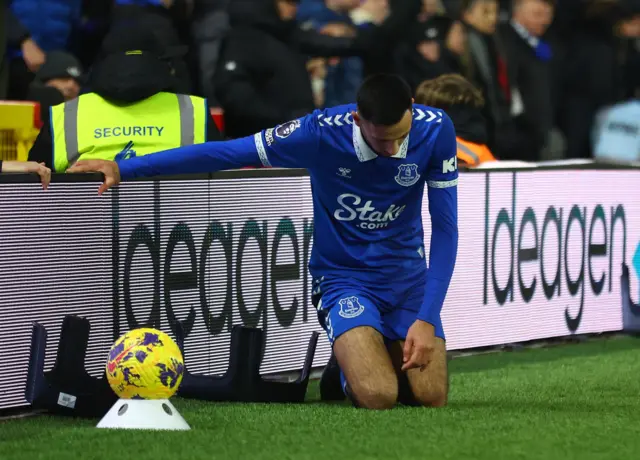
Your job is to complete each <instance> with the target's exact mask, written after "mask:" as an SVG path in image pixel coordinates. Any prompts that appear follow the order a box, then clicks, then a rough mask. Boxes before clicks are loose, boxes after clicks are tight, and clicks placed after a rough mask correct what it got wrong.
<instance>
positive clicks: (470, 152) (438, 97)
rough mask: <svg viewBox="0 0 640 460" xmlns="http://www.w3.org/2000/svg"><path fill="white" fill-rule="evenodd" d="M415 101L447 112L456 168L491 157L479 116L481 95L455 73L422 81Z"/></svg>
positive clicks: (482, 161)
mask: <svg viewBox="0 0 640 460" xmlns="http://www.w3.org/2000/svg"><path fill="white" fill-rule="evenodd" d="M416 102H417V103H418V104H424V105H427V106H429V107H435V108H438V109H442V110H444V111H445V112H447V115H449V117H450V118H451V121H452V122H453V126H454V127H455V129H456V143H457V147H458V150H457V158H458V165H460V166H467V167H473V166H478V165H479V164H481V163H485V162H488V161H495V160H496V159H495V157H494V156H493V153H491V150H490V149H489V147H488V146H487V141H488V139H489V137H488V132H487V126H486V125H487V124H486V120H485V118H484V116H483V115H482V108H483V106H484V98H483V97H482V93H481V92H480V91H479V90H478V89H477V88H476V87H474V86H473V84H472V83H471V82H469V81H468V80H466V79H465V78H464V77H463V76H462V75H459V74H445V75H440V76H439V77H438V78H435V79H432V80H427V81H424V82H422V83H421V84H420V85H419V86H418V89H417V91H416Z"/></svg>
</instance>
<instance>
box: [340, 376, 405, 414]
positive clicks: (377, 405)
mask: <svg viewBox="0 0 640 460" xmlns="http://www.w3.org/2000/svg"><path fill="white" fill-rule="evenodd" d="M354 387H355V388H354ZM354 387H351V391H352V393H353V397H354V398H355V400H356V402H357V403H358V406H359V407H361V408H363V409H372V410H385V409H391V408H393V407H395V405H396V403H397V401H398V382H397V381H396V382H393V381H391V380H390V381H388V382H361V383H360V384H356V385H354Z"/></svg>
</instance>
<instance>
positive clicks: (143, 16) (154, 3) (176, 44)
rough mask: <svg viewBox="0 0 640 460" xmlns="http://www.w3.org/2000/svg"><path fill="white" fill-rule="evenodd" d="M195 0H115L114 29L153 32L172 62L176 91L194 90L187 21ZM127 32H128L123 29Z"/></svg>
mask: <svg viewBox="0 0 640 460" xmlns="http://www.w3.org/2000/svg"><path fill="white" fill-rule="evenodd" d="M193 4H194V0H115V6H114V8H113V21H112V29H117V30H120V31H126V30H131V29H134V28H135V29H145V30H148V31H150V32H152V33H153V34H154V35H155V37H156V40H158V43H159V45H160V46H162V48H163V50H164V57H165V58H166V59H168V60H169V61H171V66H172V67H173V72H174V76H175V79H176V84H177V85H178V86H177V87H176V89H177V91H179V92H181V93H191V92H192V89H193V86H194V85H193V82H192V80H191V75H190V72H189V68H188V66H187V62H186V61H185V59H184V56H185V55H186V53H188V51H189V48H188V47H187V46H186V45H187V43H189V32H188V27H187V24H188V21H189V18H190V17H191V13H192V11H193ZM123 33H126V32H123Z"/></svg>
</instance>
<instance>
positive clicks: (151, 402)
mask: <svg viewBox="0 0 640 460" xmlns="http://www.w3.org/2000/svg"><path fill="white" fill-rule="evenodd" d="M97 428H114V429H123V430H190V429H191V427H190V426H189V424H188V423H187V422H186V420H185V419H184V418H182V415H180V413H179V412H178V411H177V410H176V408H175V407H174V406H173V404H171V403H170V402H169V400H168V399H120V400H118V402H116V403H115V404H114V405H113V407H111V409H109V412H107V414H106V415H105V416H104V417H102V420H100V422H99V423H98V425H97Z"/></svg>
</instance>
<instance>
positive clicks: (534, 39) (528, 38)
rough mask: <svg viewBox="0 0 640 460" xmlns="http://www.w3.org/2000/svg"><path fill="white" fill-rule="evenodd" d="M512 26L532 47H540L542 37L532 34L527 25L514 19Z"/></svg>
mask: <svg viewBox="0 0 640 460" xmlns="http://www.w3.org/2000/svg"><path fill="white" fill-rule="evenodd" d="M511 27H513V30H515V31H516V33H517V34H518V35H520V37H522V39H523V40H524V41H526V42H527V43H528V44H529V46H530V47H531V48H537V47H538V43H540V39H539V38H538V37H534V36H533V35H531V34H530V33H529V31H528V30H527V29H525V27H524V26H523V25H522V24H520V23H519V22H517V21H514V20H513V19H512V20H511Z"/></svg>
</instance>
